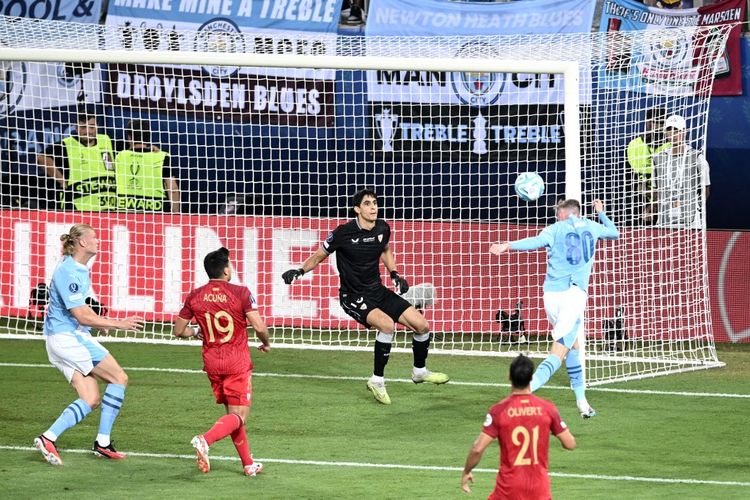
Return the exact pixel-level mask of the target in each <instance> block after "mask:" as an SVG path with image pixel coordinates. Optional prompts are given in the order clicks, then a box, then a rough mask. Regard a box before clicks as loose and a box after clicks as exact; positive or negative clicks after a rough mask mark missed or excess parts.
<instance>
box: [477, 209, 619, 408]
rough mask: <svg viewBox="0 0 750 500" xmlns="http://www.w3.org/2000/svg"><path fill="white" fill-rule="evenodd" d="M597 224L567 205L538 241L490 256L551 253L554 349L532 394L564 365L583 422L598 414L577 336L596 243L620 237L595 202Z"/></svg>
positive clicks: (495, 248) (548, 293)
mask: <svg viewBox="0 0 750 500" xmlns="http://www.w3.org/2000/svg"><path fill="white" fill-rule="evenodd" d="M594 211H595V212H596V213H597V214H599V221H600V222H601V224H599V223H596V222H594V221H592V220H589V219H584V218H581V204H580V203H578V201H577V200H565V201H563V202H560V203H559V204H558V205H557V222H556V223H554V224H552V225H551V226H549V227H547V228H545V229H544V230H543V231H542V232H541V233H539V235H538V236H534V237H531V238H524V239H522V240H518V241H512V242H505V243H495V244H493V245H492V246H491V247H490V252H491V253H493V254H495V255H501V254H503V253H505V252H507V251H508V250H535V249H538V248H546V249H547V276H546V277H545V279H544V309H545V310H546V311H547V318H548V319H549V321H550V323H552V337H553V339H554V340H555V342H554V343H553V344H552V349H551V350H550V354H549V356H547V359H545V360H544V361H542V362H541V363H540V364H539V366H538V367H537V369H536V371H535V372H534V377H533V378H532V380H531V390H532V392H533V391H536V390H537V389H539V388H540V387H541V386H543V385H544V384H546V383H547V381H548V380H549V379H550V377H552V375H553V374H554V373H555V372H556V371H557V370H558V369H559V368H560V366H561V365H562V362H563V361H565V367H566V368H567V370H568V377H570V386H571V388H572V389H573V392H574V393H575V395H576V405H577V406H578V410H579V411H580V412H581V416H582V417H583V418H591V417H593V416H594V415H596V412H595V411H594V409H593V408H592V407H591V405H589V403H588V401H587V400H586V385H585V384H586V381H585V380H584V378H583V368H582V367H581V361H580V350H579V346H578V337H579V335H583V314H584V311H585V309H586V300H587V298H588V288H589V278H590V277H591V269H592V267H593V265H594V252H595V249H596V242H597V241H598V240H600V239H606V240H616V239H617V238H619V237H620V232H619V231H618V230H617V228H616V227H615V225H614V224H613V223H612V221H611V220H609V218H608V217H607V216H606V215H605V214H604V204H603V203H602V201H601V200H594Z"/></svg>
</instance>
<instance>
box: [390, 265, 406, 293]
mask: <svg viewBox="0 0 750 500" xmlns="http://www.w3.org/2000/svg"><path fill="white" fill-rule="evenodd" d="M391 279H392V280H393V286H394V287H395V288H396V291H397V292H398V293H399V295H403V294H405V293H406V292H407V291H408V290H409V283H407V282H406V280H405V279H404V278H402V277H401V276H399V275H398V272H397V271H395V270H394V271H391Z"/></svg>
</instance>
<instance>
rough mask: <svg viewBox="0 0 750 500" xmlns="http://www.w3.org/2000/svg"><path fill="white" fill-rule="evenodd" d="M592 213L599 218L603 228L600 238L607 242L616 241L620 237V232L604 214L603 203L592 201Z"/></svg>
mask: <svg viewBox="0 0 750 500" xmlns="http://www.w3.org/2000/svg"><path fill="white" fill-rule="evenodd" d="M592 205H593V207H594V212H596V213H597V215H598V216H599V222H601V223H602V225H603V226H604V230H603V231H602V234H601V237H602V238H604V239H607V240H616V239H618V238H619V237H620V231H618V229H617V227H615V223H614V222H612V221H611V220H610V219H609V217H607V214H605V213H604V202H603V201H602V200H598V199H597V200H594V202H593V204H592Z"/></svg>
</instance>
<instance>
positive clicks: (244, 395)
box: [208, 370, 253, 406]
mask: <svg viewBox="0 0 750 500" xmlns="http://www.w3.org/2000/svg"><path fill="white" fill-rule="evenodd" d="M208 380H209V381H210V382H211V389H213V391H214V396H215V397H216V403H217V404H226V405H233V406H250V401H251V399H252V394H253V372H252V370H250V371H248V372H246V373H232V374H226V375H218V374H208Z"/></svg>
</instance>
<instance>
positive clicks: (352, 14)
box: [341, 0, 367, 24]
mask: <svg viewBox="0 0 750 500" xmlns="http://www.w3.org/2000/svg"><path fill="white" fill-rule="evenodd" d="M365 10H366V7H365V5H364V0H344V3H343V4H342V5H341V23H342V24H364V22H365V19H366V18H367V14H365Z"/></svg>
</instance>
